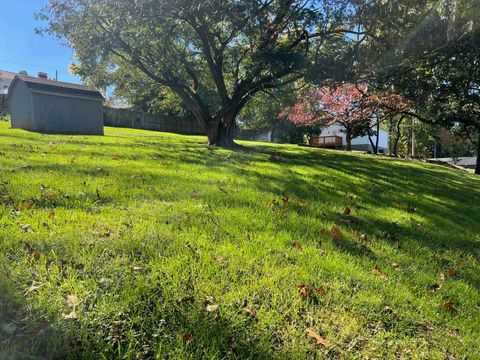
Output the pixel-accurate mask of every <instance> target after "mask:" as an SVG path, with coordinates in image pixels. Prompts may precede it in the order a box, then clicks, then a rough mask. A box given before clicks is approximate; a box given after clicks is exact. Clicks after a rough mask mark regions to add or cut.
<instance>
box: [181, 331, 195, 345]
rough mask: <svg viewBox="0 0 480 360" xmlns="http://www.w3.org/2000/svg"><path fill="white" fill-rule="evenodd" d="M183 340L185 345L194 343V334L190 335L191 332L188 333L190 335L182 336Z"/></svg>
mask: <svg viewBox="0 0 480 360" xmlns="http://www.w3.org/2000/svg"><path fill="white" fill-rule="evenodd" d="M182 340H183V342H185V343H187V344H188V343H190V342H192V341H193V335H192V333H189V332H188V333H185V334H183V335H182Z"/></svg>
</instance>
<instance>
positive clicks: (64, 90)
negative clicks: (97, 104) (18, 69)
mask: <svg viewBox="0 0 480 360" xmlns="http://www.w3.org/2000/svg"><path fill="white" fill-rule="evenodd" d="M16 78H18V79H20V80H22V81H23V82H24V83H25V85H27V87H28V88H29V89H31V90H38V91H47V92H53V93H59V94H68V95H76V96H83V97H90V98H94V99H102V100H103V96H102V94H101V93H100V92H99V91H98V90H95V89H93V88H91V87H88V86H85V85H79V84H71V83H66V82H61V81H55V80H47V79H41V78H36V77H32V76H26V75H17V76H16ZM12 84H13V83H12ZM10 86H11V85H10Z"/></svg>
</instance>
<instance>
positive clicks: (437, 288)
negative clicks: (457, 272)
mask: <svg viewBox="0 0 480 360" xmlns="http://www.w3.org/2000/svg"><path fill="white" fill-rule="evenodd" d="M441 288H442V285H441V284H433V285H430V286H429V287H428V290H430V291H431V292H436V291H438V290H440V289H441Z"/></svg>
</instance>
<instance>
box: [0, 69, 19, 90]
mask: <svg viewBox="0 0 480 360" xmlns="http://www.w3.org/2000/svg"><path fill="white" fill-rule="evenodd" d="M15 75H17V74H15V73H12V72H9V71H4V70H0V95H7V94H8V88H9V86H10V84H11V83H12V81H13V79H14V78H15Z"/></svg>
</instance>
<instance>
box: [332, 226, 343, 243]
mask: <svg viewBox="0 0 480 360" xmlns="http://www.w3.org/2000/svg"><path fill="white" fill-rule="evenodd" d="M331 235H332V237H333V238H334V239H336V240H338V239H340V238H341V237H342V232H341V231H340V229H339V228H337V227H335V226H334V227H333V228H332V231H331Z"/></svg>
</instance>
